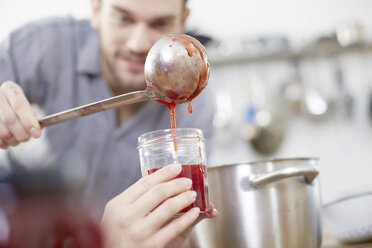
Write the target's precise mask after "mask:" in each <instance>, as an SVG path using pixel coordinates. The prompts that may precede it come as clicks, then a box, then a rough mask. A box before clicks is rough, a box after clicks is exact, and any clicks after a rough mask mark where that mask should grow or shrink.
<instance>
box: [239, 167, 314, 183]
mask: <svg viewBox="0 0 372 248" xmlns="http://www.w3.org/2000/svg"><path fill="white" fill-rule="evenodd" d="M318 174H319V169H318V168H317V167H315V166H303V165H302V166H294V167H288V168H283V169H278V170H274V171H272V172H269V173H265V174H262V175H252V176H248V177H245V178H243V179H242V184H243V187H244V188H247V187H249V188H261V187H263V186H265V185H267V184H270V183H273V182H277V181H279V180H281V179H284V178H288V177H295V176H304V177H305V182H306V183H308V184H310V183H312V181H313V180H314V179H315V177H316V176H317V175H318Z"/></svg>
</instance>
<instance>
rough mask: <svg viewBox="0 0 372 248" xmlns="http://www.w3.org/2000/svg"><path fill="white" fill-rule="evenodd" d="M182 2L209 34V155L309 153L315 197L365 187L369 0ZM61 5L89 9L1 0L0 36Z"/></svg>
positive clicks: (48, 0) (85, 4) (194, 26)
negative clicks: (314, 165)
mask: <svg viewBox="0 0 372 248" xmlns="http://www.w3.org/2000/svg"><path fill="white" fill-rule="evenodd" d="M189 7H190V9H191V16H190V20H189V22H188V30H190V31H192V32H193V33H194V34H199V35H203V36H206V37H207V38H210V39H211V40H210V41H209V42H208V43H207V45H206V47H207V50H208V54H209V57H210V61H211V77H210V81H209V85H208V90H209V91H211V93H212V99H211V101H215V103H216V107H217V112H216V115H215V120H214V128H215V130H216V140H214V141H207V142H208V143H207V145H208V146H211V147H212V151H213V152H212V155H211V157H210V158H209V165H222V164H228V163H235V162H242V161H252V160H258V159H266V158H284V157H310V156H315V157H319V158H320V170H321V173H320V182H321V190H322V198H323V202H324V203H326V202H329V201H332V200H334V199H336V198H339V197H341V196H347V195H351V194H355V193H361V192H366V191H369V190H371V189H372V178H371V177H372V176H371V175H372V15H371V14H370V12H371V10H372V1H370V0H354V1H348V0H326V1H324V0H313V1H303V0H301V1H298V0H281V1H273V0H272V1H268V0H250V1H247V0H229V1H226V0H189ZM67 14H70V15H73V16H75V17H77V18H84V17H89V15H90V9H89V1H88V0H66V1H56V0H54V1H53V0H34V1H26V0H12V1H1V2H0V18H1V21H0V40H3V39H4V38H5V37H6V35H7V34H8V33H9V32H10V31H11V30H13V29H14V28H17V27H19V26H20V25H22V24H24V23H25V22H27V21H30V20H34V19H37V18H42V17H48V16H54V15H67ZM207 40H208V39H207ZM0 155H1V154H0Z"/></svg>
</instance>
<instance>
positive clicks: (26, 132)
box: [0, 81, 41, 148]
mask: <svg viewBox="0 0 372 248" xmlns="http://www.w3.org/2000/svg"><path fill="white" fill-rule="evenodd" d="M40 135H41V130H40V125H39V122H38V120H37V118H36V116H35V114H34V112H33V110H32V108H31V106H30V104H29V102H28V100H27V99H26V97H25V95H24V93H23V90H22V89H21V87H19V86H18V85H17V84H16V83H14V82H10V81H8V82H5V83H3V84H2V85H1V86H0V140H1V142H0V147H1V148H4V147H6V146H16V145H18V144H19V143H20V142H23V141H27V140H29V139H30V137H31V136H33V137H35V138H38V137H40Z"/></svg>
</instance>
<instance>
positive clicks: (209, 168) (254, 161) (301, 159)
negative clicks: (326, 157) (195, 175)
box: [207, 157, 319, 170]
mask: <svg viewBox="0 0 372 248" xmlns="http://www.w3.org/2000/svg"><path fill="white" fill-rule="evenodd" d="M294 160H298V161H308V160H315V161H319V158H318V157H292V158H274V159H263V160H253V161H248V162H247V161H244V162H238V163H230V164H222V165H212V166H207V169H208V170H211V169H217V168H226V167H231V166H237V165H245V164H249V165H257V164H263V163H278V162H279V163H281V162H286V161H294Z"/></svg>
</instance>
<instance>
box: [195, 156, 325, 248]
mask: <svg viewBox="0 0 372 248" xmlns="http://www.w3.org/2000/svg"><path fill="white" fill-rule="evenodd" d="M207 170H208V188H209V189H208V191H209V197H210V201H211V202H213V203H214V204H215V205H216V206H217V208H218V210H219V215H218V217H217V218H214V219H208V220H207V219H206V220H203V221H202V222H200V223H199V224H197V225H196V227H195V229H194V231H193V233H192V234H191V237H190V239H191V243H192V247H198V248H209V247H213V248H226V247H229V248H240V247H254V248H268V247H270V248H272V247H275V248H299V247H301V248H304V247H306V248H319V247H320V244H321V239H322V226H321V223H322V222H321V200H320V189H319V182H318V179H317V175H318V173H319V168H318V159H316V158H288V159H274V160H263V161H256V162H249V163H245V162H242V163H235V164H229V165H223V166H216V167H208V169H207Z"/></svg>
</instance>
